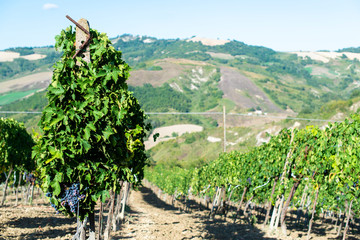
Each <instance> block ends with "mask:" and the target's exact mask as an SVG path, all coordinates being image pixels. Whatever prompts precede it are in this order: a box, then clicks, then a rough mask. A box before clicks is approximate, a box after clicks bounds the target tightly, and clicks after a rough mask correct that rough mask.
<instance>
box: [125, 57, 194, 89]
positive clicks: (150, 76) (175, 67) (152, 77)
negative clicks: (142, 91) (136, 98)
mask: <svg viewBox="0 0 360 240" xmlns="http://www.w3.org/2000/svg"><path fill="white" fill-rule="evenodd" d="M154 65H156V66H160V67H161V68H162V70H159V71H148V70H134V71H132V72H131V73H130V78H129V80H128V84H129V85H132V86H142V85H144V84H145V83H149V84H151V85H153V86H154V87H159V86H161V85H162V84H164V83H166V82H168V81H169V80H171V79H172V78H175V77H178V76H180V75H181V74H182V73H184V71H185V70H186V69H188V68H190V66H188V65H181V64H178V63H174V62H172V61H171V60H168V59H163V60H160V61H157V62H155V63H154Z"/></svg>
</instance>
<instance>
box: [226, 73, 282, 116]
mask: <svg viewBox="0 0 360 240" xmlns="http://www.w3.org/2000/svg"><path fill="white" fill-rule="evenodd" d="M219 87H220V89H221V90H222V91H223V92H224V96H223V98H228V99H230V100H232V101H233V102H234V103H235V104H236V105H238V106H240V107H241V108H256V107H257V106H261V107H262V108H263V110H264V111H265V112H271V113H280V112H284V111H283V110H282V109H280V108H279V107H278V106H276V105H275V104H274V103H272V101H271V100H270V99H269V98H268V97H267V96H266V94H265V93H264V92H263V91H262V90H261V89H260V88H259V87H258V86H256V85H255V83H253V82H252V81H251V80H250V79H249V78H247V77H245V76H244V75H242V74H241V73H240V72H238V71H237V70H235V69H232V68H229V67H221V81H220V83H219Z"/></svg>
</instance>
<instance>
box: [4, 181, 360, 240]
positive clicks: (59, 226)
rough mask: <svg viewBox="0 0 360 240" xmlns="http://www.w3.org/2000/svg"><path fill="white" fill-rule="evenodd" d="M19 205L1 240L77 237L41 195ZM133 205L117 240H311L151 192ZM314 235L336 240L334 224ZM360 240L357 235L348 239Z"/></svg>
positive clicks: (293, 230)
mask: <svg viewBox="0 0 360 240" xmlns="http://www.w3.org/2000/svg"><path fill="white" fill-rule="evenodd" d="M20 200H21V199H20ZM14 203H15V201H14V197H13V196H11V195H10V198H8V200H7V202H6V204H5V206H3V207H0V240H13V239H34V240H35V239H71V238H72V236H73V234H74V233H75V229H76V221H75V219H69V218H67V217H64V216H62V215H60V214H56V213H55V211H54V209H53V208H52V207H50V206H49V204H48V203H47V201H46V200H45V199H44V198H42V197H41V194H40V195H35V200H34V204H33V205H32V206H30V205H28V204H27V205H23V204H20V205H18V206H17V207H15V206H14ZM128 203H129V207H128V208H127V216H126V220H125V223H123V224H122V228H121V229H120V230H119V231H117V232H113V233H112V236H113V238H112V239H139V240H140V239H141V240H142V239H160V240H168V239H174V240H177V239H244V240H245V239H255V240H256V239H273V240H275V239H283V240H285V239H286V240H290V239H294V240H295V239H306V228H304V227H302V228H301V226H299V225H298V224H297V225H296V224H289V225H288V231H289V233H290V235H289V236H283V237H276V236H277V235H274V234H272V235H271V236H269V235H266V234H265V232H264V231H263V229H262V225H260V224H255V225H249V224H247V223H246V221H244V219H241V220H240V222H239V220H238V221H237V222H236V223H235V224H234V223H233V221H232V220H231V219H230V218H226V219H225V218H223V217H220V216H215V218H214V219H213V220H210V219H209V217H208V215H209V211H208V210H199V207H198V205H197V204H192V205H190V208H189V210H188V212H184V211H183V209H184V208H183V207H181V204H180V205H179V204H176V205H175V206H176V207H174V206H172V205H171V204H167V203H166V201H164V198H163V197H161V199H160V198H158V197H157V196H156V195H155V194H154V193H153V191H152V190H150V188H147V187H142V188H140V191H132V192H131V195H130V199H129V202H128ZM180 208H181V209H182V210H180ZM325 234H328V235H325ZM312 236H313V238H312V239H315V240H325V239H334V238H333V237H335V231H334V230H332V225H330V224H322V223H321V222H319V221H317V222H315V224H314V227H313V234H312ZM359 238H360V237H359V236H357V235H354V231H351V232H350V235H349V237H348V238H347V239H359Z"/></svg>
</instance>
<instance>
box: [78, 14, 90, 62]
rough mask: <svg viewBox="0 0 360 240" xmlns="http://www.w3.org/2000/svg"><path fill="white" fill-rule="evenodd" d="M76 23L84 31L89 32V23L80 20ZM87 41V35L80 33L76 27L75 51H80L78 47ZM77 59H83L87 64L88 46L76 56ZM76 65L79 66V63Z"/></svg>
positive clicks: (88, 58) (88, 60)
mask: <svg viewBox="0 0 360 240" xmlns="http://www.w3.org/2000/svg"><path fill="white" fill-rule="evenodd" d="M78 23H79V24H80V25H81V26H82V27H83V28H84V29H86V30H87V31H88V32H89V31H90V25H89V22H88V21H87V20H86V19H84V18H81V19H80V20H79V21H78ZM87 39H88V35H87V33H85V32H84V31H82V30H81V29H80V28H79V27H78V26H77V27H76V41H75V44H76V51H78V50H79V49H80V47H81V46H82V45H83V43H84V42H86V40H87ZM78 56H79V57H82V59H84V61H85V62H87V63H89V62H90V61H91V60H90V50H89V45H87V46H86V48H85V49H84V50H82V51H81V53H80V54H79V55H78ZM76 64H77V65H80V63H76Z"/></svg>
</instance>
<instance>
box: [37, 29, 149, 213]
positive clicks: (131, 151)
mask: <svg viewBox="0 0 360 240" xmlns="http://www.w3.org/2000/svg"><path fill="white" fill-rule="evenodd" d="M90 33H91V36H92V40H91V42H90V46H89V48H90V54H91V62H90V63H86V62H84V61H83V60H82V59H81V58H79V57H77V58H76V59H72V56H73V55H74V53H75V51H76V49H75V46H74V42H75V32H74V31H72V28H71V27H69V28H68V29H66V30H63V31H62V32H61V34H60V35H58V36H56V45H55V47H56V48H57V49H59V50H61V51H62V52H63V56H62V58H61V60H60V61H58V62H57V63H56V64H55V66H54V74H53V78H52V82H51V84H50V86H49V87H48V92H47V98H48V101H49V103H48V105H47V106H46V107H45V109H44V111H43V114H42V117H41V121H40V123H39V126H40V128H41V130H42V131H43V135H42V136H41V137H40V139H39V141H38V144H37V145H36V146H35V147H34V151H33V157H34V159H36V161H37V166H38V172H39V177H40V181H41V185H42V188H43V190H44V192H50V193H51V198H50V201H51V203H52V204H54V205H55V206H56V207H57V208H58V210H59V211H60V212H62V213H65V214H68V215H71V216H73V215H74V213H73V212H71V211H70V209H69V207H68V206H63V205H62V204H61V202H60V196H61V194H62V193H63V192H64V191H65V189H66V188H68V187H69V186H70V185H71V184H73V183H80V191H81V192H82V193H85V194H86V197H85V199H83V200H82V202H81V203H80V206H79V209H80V210H79V211H80V212H79V217H80V218H81V219H83V218H84V217H85V216H87V215H88V213H89V212H93V211H94V206H95V204H96V202H97V200H98V199H99V198H101V200H102V201H105V199H106V197H107V196H109V192H110V191H114V192H115V193H118V192H119V191H120V185H121V182H122V181H128V182H130V183H134V184H139V182H140V181H141V179H142V178H143V169H144V166H145V164H146V156H145V153H144V143H143V141H144V140H143V139H144V137H145V131H146V130H148V128H149V126H147V125H146V124H145V123H144V121H145V119H146V116H145V115H144V112H143V111H142V110H141V109H140V105H139V103H138V101H137V100H136V98H135V97H134V96H133V95H132V93H131V92H129V91H128V90H127V84H126V82H125V81H126V80H127V78H128V76H129V66H128V65H127V64H126V63H125V62H124V61H123V60H122V59H121V52H118V51H116V50H115V49H114V48H113V47H112V46H111V42H110V40H109V39H108V38H107V36H106V35H105V34H100V33H98V32H97V31H96V30H93V29H90ZM76 62H78V64H76Z"/></svg>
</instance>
